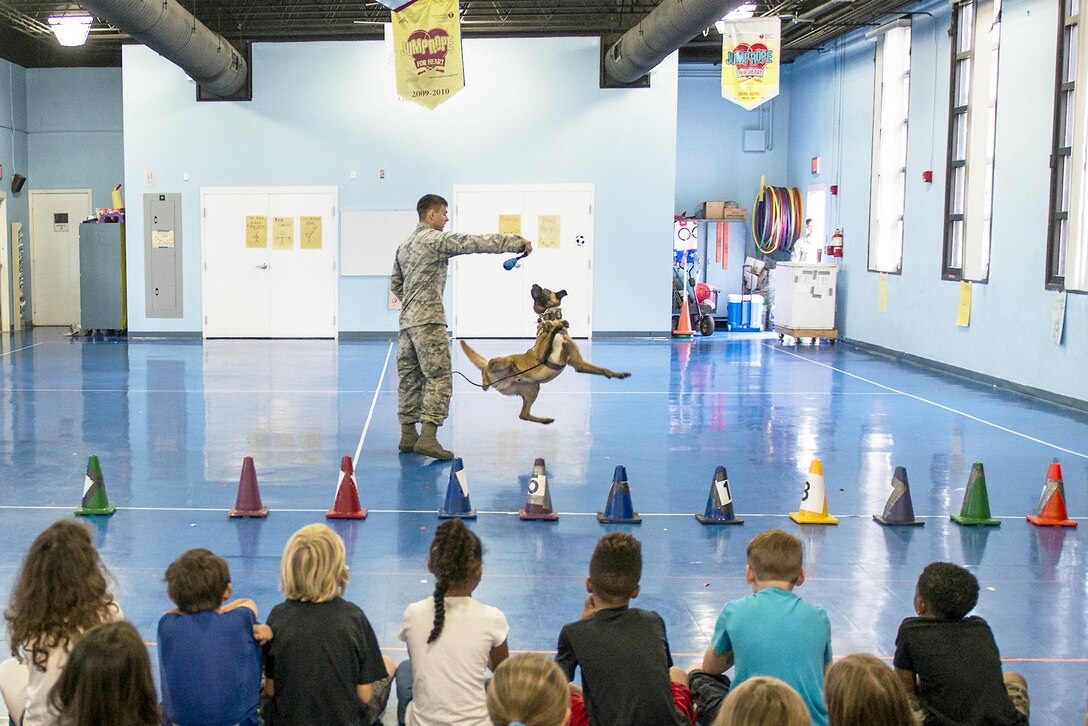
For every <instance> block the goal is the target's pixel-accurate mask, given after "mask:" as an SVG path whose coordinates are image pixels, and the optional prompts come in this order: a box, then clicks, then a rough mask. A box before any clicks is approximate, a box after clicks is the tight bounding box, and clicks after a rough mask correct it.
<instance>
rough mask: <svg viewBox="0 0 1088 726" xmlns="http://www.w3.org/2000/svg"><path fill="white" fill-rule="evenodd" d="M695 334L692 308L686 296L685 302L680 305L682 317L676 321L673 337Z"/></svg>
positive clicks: (688, 336)
mask: <svg viewBox="0 0 1088 726" xmlns="http://www.w3.org/2000/svg"><path fill="white" fill-rule="evenodd" d="M694 336H695V331H694V330H692V329H691V308H689V307H688V299H687V296H685V297H684V303H683V305H681V306H680V319H679V320H677V321H676V330H674V331H672V337H674V338H692V337H694Z"/></svg>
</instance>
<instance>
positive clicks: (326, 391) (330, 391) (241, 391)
mask: <svg viewBox="0 0 1088 726" xmlns="http://www.w3.org/2000/svg"><path fill="white" fill-rule="evenodd" d="M35 345H41V343H35ZM20 350H25V348H20ZM12 352H13V353H14V352H15V351H12ZM0 392H4V393H191V394H194V395H201V396H203V395H206V394H209V393H217V394H219V393H221V394H231V395H240V396H242V395H244V396H250V395H255V394H263V393H277V394H279V393H291V394H308V395H314V394H320V395H329V396H339V395H342V394H345V393H359V394H362V393H377V392H378V391H374V390H372V389H369V388H368V389H345V388H320V389H305V388H293V389H292V388H275V389H264V390H260V389H254V388H238V389H233V388H197V389H193V388H0ZM550 393H552V394H553V395H557V396H564V395H566V396H579V397H582V396H585V395H586V392H585V391H552V392H550ZM593 395H595V396H598V395H599V396H673V395H682V396H891V395H893V394H892V393H891V392H885V391H725V390H719V391H683V392H677V391H593Z"/></svg>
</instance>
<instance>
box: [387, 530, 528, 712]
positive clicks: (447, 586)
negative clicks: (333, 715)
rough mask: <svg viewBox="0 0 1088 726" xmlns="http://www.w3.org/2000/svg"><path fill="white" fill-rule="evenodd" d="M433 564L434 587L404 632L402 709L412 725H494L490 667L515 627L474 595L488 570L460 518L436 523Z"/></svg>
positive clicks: (412, 610) (410, 611)
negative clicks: (487, 700)
mask: <svg viewBox="0 0 1088 726" xmlns="http://www.w3.org/2000/svg"><path fill="white" fill-rule="evenodd" d="M427 569H428V570H430V571H431V572H432V573H433V574H434V578H435V585H434V594H433V595H432V596H431V597H429V598H427V599H425V600H420V601H418V602H414V603H412V604H411V605H409V606H408V607H407V608H406V609H405V611H404V621H403V624H402V626H401V630H400V633H399V634H398V635H397V637H398V638H400V639H401V640H403V641H404V642H405V643H407V644H408V660H406V661H405V662H404V663H401V665H400V667H398V668H397V701H398V716H399V717H400V721H401V723H407V724H408V725H409V726H441V725H442V724H454V723H455V724H459V725H460V726H490V724H491V719H490V718H489V717H488V715H487V705H486V703H485V700H484V699H485V693H484V683H485V680H486V678H487V669H488V668H490V669H491V670H495V669H496V668H498V666H499V664H500V663H502V662H503V661H504V660H506V657H507V655H508V654H509V649H508V647H507V643H506V637H507V635H508V633H509V631H510V628H509V626H508V625H507V623H506V616H505V615H503V613H502V611H501V610H499V609H498V608H494V607H491V606H489V605H484V604H483V603H481V602H479V601H478V600H475V599H474V598H473V597H472V592H473V591H474V590H475V589H476V587H477V586H478V585H479V584H480V578H481V577H482V576H483V545H482V544H481V542H480V538H479V537H478V536H476V533H475V532H473V531H472V530H470V529H469V528H468V527H466V526H465V524H464V522H462V521H461V520H460V519H451V520H449V521H447V522H443V523H442V524H440V525H439V526H438V528H437V529H436V530H435V533H434V541H433V542H431V552H430V557H429V559H428V561H427Z"/></svg>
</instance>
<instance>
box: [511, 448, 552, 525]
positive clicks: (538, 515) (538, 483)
mask: <svg viewBox="0 0 1088 726" xmlns="http://www.w3.org/2000/svg"><path fill="white" fill-rule="evenodd" d="M518 517H519V518H520V519H533V520H541V519H543V520H548V521H554V520H556V519H559V514H558V513H557V512H556V511H555V510H554V509H552V492H551V490H550V489H548V472H547V471H546V470H545V468H544V460H543V459H537V460H536V461H535V462H533V475H532V477H530V478H529V491H528V493H527V494H526V495H525V507H524V508H523V509H520V510H518Z"/></svg>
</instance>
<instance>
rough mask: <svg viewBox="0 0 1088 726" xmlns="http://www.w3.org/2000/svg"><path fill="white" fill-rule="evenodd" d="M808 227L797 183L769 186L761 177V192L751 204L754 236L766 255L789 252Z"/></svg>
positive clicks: (761, 250)
mask: <svg viewBox="0 0 1088 726" xmlns="http://www.w3.org/2000/svg"><path fill="white" fill-rule="evenodd" d="M804 227H805V213H804V208H803V206H802V203H801V190H800V189H798V188H797V187H769V186H766V185H765V184H764V183H763V179H760V181H759V194H758V195H757V196H756V200H755V202H754V203H753V204H752V239H753V240H755V243H756V248H757V249H758V250H759V251H760V252H762V253H763V254H765V255H769V254H771V253H772V252H778V251H784V252H789V251H791V250H792V249H793V243H794V242H796V241H797V239H798V238H799V237H800V236H801V233H802V231H803V230H804Z"/></svg>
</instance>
